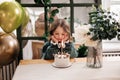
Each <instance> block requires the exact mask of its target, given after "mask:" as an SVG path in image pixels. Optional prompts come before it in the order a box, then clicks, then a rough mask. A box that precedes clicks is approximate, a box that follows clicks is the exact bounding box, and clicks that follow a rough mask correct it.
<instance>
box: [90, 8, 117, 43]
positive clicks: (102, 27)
mask: <svg viewBox="0 0 120 80" xmlns="http://www.w3.org/2000/svg"><path fill="white" fill-rule="evenodd" d="M116 16H117V15H116V14H115V13H113V12H110V11H107V10H103V9H102V8H101V7H98V8H96V7H93V10H92V12H90V13H89V23H90V24H91V26H92V27H91V28H90V32H88V35H89V34H91V35H92V38H91V39H92V40H100V41H101V40H107V39H108V40H111V39H113V38H115V37H116V36H117V35H118V31H119V23H118V21H117V20H116V19H115V17H116Z"/></svg>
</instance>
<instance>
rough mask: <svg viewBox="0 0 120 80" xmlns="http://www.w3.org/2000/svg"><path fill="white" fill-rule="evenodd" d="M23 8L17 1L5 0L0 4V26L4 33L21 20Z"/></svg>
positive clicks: (15, 27)
mask: <svg viewBox="0 0 120 80" xmlns="http://www.w3.org/2000/svg"><path fill="white" fill-rule="evenodd" d="M23 14H24V12H23V8H22V7H21V5H20V4H19V3H18V2H17V1H6V2H3V3H1V4H0V26H1V28H2V29H3V30H4V31H5V32H6V33H11V32H12V31H14V30H15V29H17V28H18V27H19V26H20V25H21V23H22V20H23Z"/></svg>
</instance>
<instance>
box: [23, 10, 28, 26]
mask: <svg viewBox="0 0 120 80" xmlns="http://www.w3.org/2000/svg"><path fill="white" fill-rule="evenodd" d="M23 11H24V14H23V21H22V28H24V27H26V25H27V24H28V22H29V19H30V17H29V13H28V10H27V9H26V8H23Z"/></svg>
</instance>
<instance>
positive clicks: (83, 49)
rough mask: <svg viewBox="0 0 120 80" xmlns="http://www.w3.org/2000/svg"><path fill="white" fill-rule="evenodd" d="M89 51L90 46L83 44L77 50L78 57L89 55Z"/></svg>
mask: <svg viewBox="0 0 120 80" xmlns="http://www.w3.org/2000/svg"><path fill="white" fill-rule="evenodd" d="M87 51H88V47H87V46H85V45H84V44H83V45H80V46H79V48H78V50H77V52H78V57H86V56H87Z"/></svg>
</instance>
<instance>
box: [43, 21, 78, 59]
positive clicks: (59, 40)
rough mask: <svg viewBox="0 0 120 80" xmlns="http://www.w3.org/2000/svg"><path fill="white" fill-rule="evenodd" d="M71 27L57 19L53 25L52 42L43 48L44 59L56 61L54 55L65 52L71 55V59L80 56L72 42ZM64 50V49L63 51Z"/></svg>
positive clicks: (51, 30)
mask: <svg viewBox="0 0 120 80" xmlns="http://www.w3.org/2000/svg"><path fill="white" fill-rule="evenodd" d="M70 38H71V36H70V26H69V25H68V24H67V23H66V21H65V20H64V19H57V20H55V21H54V22H53V23H52V24H51V29H50V40H49V41H48V42H46V43H45V45H44V46H43V50H42V52H43V55H42V57H43V58H44V59H47V60H50V59H54V54H58V53H59V52H61V50H62V52H64V53H68V54H70V58H75V57H77V56H78V53H77V51H76V50H75V48H74V45H73V43H72V42H70ZM61 48H62V49H61Z"/></svg>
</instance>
